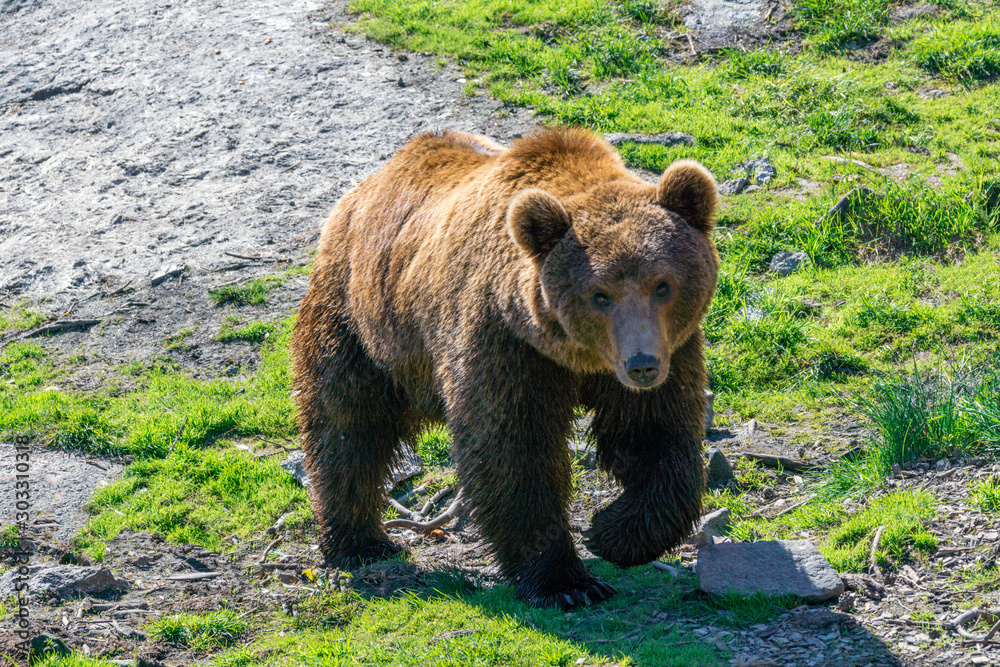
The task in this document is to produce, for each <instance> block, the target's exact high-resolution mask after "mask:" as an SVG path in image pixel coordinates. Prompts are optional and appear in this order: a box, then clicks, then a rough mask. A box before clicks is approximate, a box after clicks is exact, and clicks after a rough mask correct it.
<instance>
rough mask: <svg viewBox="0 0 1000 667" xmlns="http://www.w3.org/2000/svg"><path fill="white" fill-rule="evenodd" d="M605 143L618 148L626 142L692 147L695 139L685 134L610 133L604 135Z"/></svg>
mask: <svg viewBox="0 0 1000 667" xmlns="http://www.w3.org/2000/svg"><path fill="white" fill-rule="evenodd" d="M604 139H605V141H607V142H608V143H609V144H611V145H612V146H618V145H619V144H623V143H625V142H626V141H631V142H632V143H634V144H659V145H660V146H693V145H694V142H695V139H694V137H693V136H691V135H690V134H687V133H685V132H662V133H660V134H629V133H627V132H612V133H610V134H605V135H604Z"/></svg>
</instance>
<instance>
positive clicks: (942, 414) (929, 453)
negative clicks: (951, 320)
mask: <svg viewBox="0 0 1000 667" xmlns="http://www.w3.org/2000/svg"><path fill="white" fill-rule="evenodd" d="M856 406H857V409H858V411H859V412H860V413H861V414H862V415H864V416H866V417H867V418H868V420H869V421H870V422H871V423H872V424H873V425H874V426H875V427H876V429H877V432H878V435H877V439H876V440H875V442H874V443H873V444H872V446H871V447H870V448H868V450H867V454H866V456H864V457H863V458H861V459H859V460H854V461H845V460H840V461H838V462H837V463H836V464H834V466H833V468H832V469H831V470H830V472H829V475H828V478H827V480H826V481H825V483H824V486H823V487H822V490H823V493H824V495H827V496H829V495H831V494H836V495H839V494H843V493H864V492H868V491H871V490H873V489H876V488H878V487H880V486H882V485H883V480H884V479H885V477H886V476H887V475H890V474H891V473H892V470H893V466H897V465H899V466H902V465H905V464H907V463H909V462H911V461H914V460H917V459H930V460H936V459H938V458H940V457H942V456H954V455H956V454H967V455H969V454H983V453H993V454H994V455H996V453H997V452H998V451H1000V376H998V375H997V372H996V361H995V357H992V358H990V359H988V360H987V361H985V362H979V364H976V365H973V366H971V367H966V368H958V369H956V370H955V371H953V372H952V374H951V375H949V374H947V373H944V372H941V371H939V372H937V373H931V372H925V373H922V372H920V371H919V370H917V371H915V372H914V373H913V374H910V375H902V376H896V377H892V378H881V379H877V380H876V381H874V382H873V383H872V384H871V385H870V386H869V388H868V389H867V392H866V393H865V394H863V395H861V396H860V397H859V398H858V399H857V401H856Z"/></svg>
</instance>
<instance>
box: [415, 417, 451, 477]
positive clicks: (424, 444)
mask: <svg viewBox="0 0 1000 667" xmlns="http://www.w3.org/2000/svg"><path fill="white" fill-rule="evenodd" d="M416 451H417V454H419V455H420V460H422V461H423V462H424V466H426V467H431V468H433V467H443V466H447V465H451V434H449V433H448V429H447V427H445V426H442V425H434V426H431V427H429V428H427V429H425V430H424V431H423V432H421V433H420V435H419V436H417V442H416Z"/></svg>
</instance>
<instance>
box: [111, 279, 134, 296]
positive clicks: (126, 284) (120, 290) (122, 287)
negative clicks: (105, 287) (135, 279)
mask: <svg viewBox="0 0 1000 667" xmlns="http://www.w3.org/2000/svg"><path fill="white" fill-rule="evenodd" d="M131 284H132V281H131V280H130V281H128V282H127V283H125V284H124V285H122V286H121V287H119V288H118V289H116V290H115V291H114V292H111V293H109V294H108V295H107V296H109V297H112V296H118V295H119V294H121V293H122V292H124V291H125V290H127V289H128V286H129V285H131Z"/></svg>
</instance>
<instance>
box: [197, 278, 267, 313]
mask: <svg viewBox="0 0 1000 667" xmlns="http://www.w3.org/2000/svg"><path fill="white" fill-rule="evenodd" d="M284 282H285V278H284V276H266V277H264V278H255V279H253V280H251V281H249V282H246V283H243V284H242V285H224V286H222V287H218V288H216V289H212V290H209V291H208V296H209V298H210V299H212V301H213V302H214V303H215V304H216V305H217V306H224V305H226V304H232V305H234V306H259V305H261V304H263V303H266V302H267V295H268V293H269V292H271V291H272V290H274V289H275V288H277V287H280V286H281V285H282V284H283V283H284Z"/></svg>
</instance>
